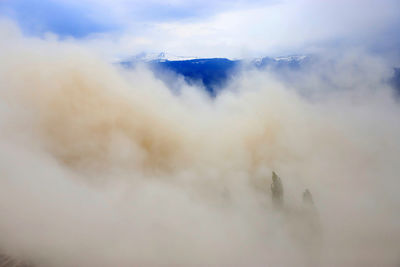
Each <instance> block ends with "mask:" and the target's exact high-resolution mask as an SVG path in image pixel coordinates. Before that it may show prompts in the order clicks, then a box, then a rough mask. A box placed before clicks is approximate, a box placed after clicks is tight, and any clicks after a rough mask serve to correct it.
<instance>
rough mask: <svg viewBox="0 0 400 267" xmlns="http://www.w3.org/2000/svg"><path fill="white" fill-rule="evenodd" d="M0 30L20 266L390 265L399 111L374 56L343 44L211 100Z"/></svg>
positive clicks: (399, 236) (7, 197) (238, 83)
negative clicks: (309, 63) (311, 212)
mask: <svg viewBox="0 0 400 267" xmlns="http://www.w3.org/2000/svg"><path fill="white" fill-rule="evenodd" d="M0 29H1V30H0V35H1V39H2V40H4V41H2V42H1V44H0V53H1V57H2V60H1V62H0V99H2V100H1V101H0V127H1V129H2V130H1V133H0V170H1V173H0V213H1V220H0V236H1V242H0V251H1V252H2V253H4V254H7V255H10V256H12V257H13V258H15V259H20V260H22V261H24V262H29V263H33V264H34V265H35V266H165V265H173V266H266V265H271V266H313V265H314V266H332V265H335V266H366V265H372V266H378V265H379V266H395V265H396V264H398V263H399V261H400V259H399V256H398V255H399V248H398V243H399V241H400V229H399V223H398V222H399V219H400V218H399V217H400V215H399V214H400V210H399V207H400V205H399V202H400V199H399V194H398V188H399V180H398V177H399V171H400V166H399V164H398V158H399V156H400V142H399V139H398V136H399V135H400V123H399V118H400V116H399V115H400V109H399V104H398V103H397V102H396V100H395V99H394V98H393V96H392V95H393V93H392V91H391V89H390V88H389V87H388V86H387V85H386V84H385V82H384V81H385V80H386V79H387V77H389V76H390V68H388V67H387V65H386V63H385V61H384V60H382V59H381V58H376V57H373V56H371V55H368V54H365V53H362V52H359V51H358V52H357V51H350V52H348V53H345V54H343V55H342V56H341V57H334V58H335V60H334V61H333V62H332V61H330V60H326V61H324V60H322V61H321V63H320V65H319V66H318V68H316V69H317V70H318V71H317V72H314V74H309V75H307V76H304V77H303V78H302V79H298V80H297V82H296V83H290V84H288V83H285V82H282V81H280V80H279V78H277V77H275V76H274V75H272V74H270V73H268V72H257V71H249V72H246V73H245V74H243V75H242V76H241V77H238V78H237V79H236V80H235V81H232V83H231V86H230V88H228V89H227V90H225V91H223V92H222V93H221V94H220V95H219V96H218V97H217V98H216V99H214V100H211V99H210V98H208V97H207V96H206V95H204V94H202V93H201V92H199V90H197V89H196V88H193V87H189V86H187V85H183V86H184V88H183V89H182V91H181V93H180V94H178V95H176V94H173V93H171V92H170V90H169V89H168V88H167V86H166V85H164V84H163V83H162V82H161V81H159V80H158V79H157V78H155V77H154V76H153V75H152V74H151V72H149V71H147V70H146V69H145V68H139V69H136V70H135V71H125V70H123V69H119V68H118V67H115V66H113V65H110V64H108V63H107V62H104V61H103V60H101V59H100V58H99V57H97V56H96V54H94V53H93V52H91V51H90V50H87V49H84V48H82V47H79V46H77V45H74V44H71V43H67V42H59V41H55V40H39V39H35V38H26V37H23V36H21V34H20V33H19V31H18V30H17V29H15V28H13V26H10V25H8V24H5V23H2V25H1V28H0ZM272 171H275V172H277V173H278V174H279V176H281V178H282V182H283V186H284V190H285V203H284V205H285V206H284V209H283V210H277V209H276V208H274V206H273V203H272V201H271V193H270V184H271V172H272ZM306 188H308V189H309V190H310V191H311V192H312V194H313V197H314V202H315V207H316V209H317V210H318V212H317V213H318V215H317V216H318V218H319V219H318V221H319V223H320V226H319V230H318V234H317V237H315V235H316V234H315V233H316V232H315V231H314V230H315V229H313V228H310V227H309V225H308V223H307V218H308V215H306V217H305V218H306V219H304V216H305V215H304V214H305V213H304V211H305V209H304V207H303V204H302V203H301V195H302V193H303V191H304V190H305V189H306Z"/></svg>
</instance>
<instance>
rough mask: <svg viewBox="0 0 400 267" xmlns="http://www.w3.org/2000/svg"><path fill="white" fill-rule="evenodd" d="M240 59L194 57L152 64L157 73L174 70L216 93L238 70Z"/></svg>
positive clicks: (193, 82) (213, 93)
mask: <svg viewBox="0 0 400 267" xmlns="http://www.w3.org/2000/svg"><path fill="white" fill-rule="evenodd" d="M239 65H240V61H238V60H229V59H226V58H207V59H193V60H184V61H168V60H167V61H161V62H160V61H152V62H150V66H151V68H152V70H153V71H155V72H156V74H157V73H160V72H163V71H164V70H169V71H173V72H175V73H177V74H180V75H182V76H183V77H184V79H185V81H186V82H187V83H189V84H199V83H201V84H202V85H203V86H204V88H205V89H206V90H207V91H208V92H209V93H210V94H211V95H216V93H217V91H218V89H220V88H223V87H224V86H225V85H226V83H227V81H228V80H229V77H230V76H231V75H234V73H235V72H236V71H238V67H239Z"/></svg>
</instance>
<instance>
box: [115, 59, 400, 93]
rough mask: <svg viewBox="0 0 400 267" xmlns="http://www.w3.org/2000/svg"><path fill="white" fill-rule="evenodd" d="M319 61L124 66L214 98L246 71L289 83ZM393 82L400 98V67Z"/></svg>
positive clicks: (152, 62)
mask: <svg viewBox="0 0 400 267" xmlns="http://www.w3.org/2000/svg"><path fill="white" fill-rule="evenodd" d="M315 60H317V59H316V58H315V57H313V56H288V57H278V58H271V57H264V58H260V59H256V60H252V61H245V60H229V59H226V58H203V59H189V60H168V59H164V58H163V59H152V60H150V61H143V59H141V58H139V59H138V57H134V58H133V59H131V60H126V61H123V62H120V64H121V65H122V66H123V67H125V68H135V66H136V64H138V63H146V64H148V66H149V67H150V69H151V70H152V71H153V72H154V73H155V75H156V77H158V78H159V79H161V80H163V81H164V82H165V84H167V85H168V86H171V84H173V83H171V81H172V79H173V78H171V75H169V74H171V73H174V74H177V75H181V76H182V77H183V78H184V80H185V81H186V82H187V83H188V84H191V85H200V86H204V88H205V90H206V91H207V92H208V93H209V94H210V96H212V97H214V96H216V95H217V93H218V91H219V90H221V89H222V88H224V87H225V86H226V85H227V84H228V82H229V80H230V78H231V77H232V76H233V75H235V74H237V73H238V72H240V71H241V70H242V69H248V68H250V69H251V68H256V69H261V70H263V69H268V70H269V71H272V72H275V73H276V74H277V75H279V76H280V77H282V78H283V79H285V80H286V81H290V80H291V79H292V78H293V77H297V76H296V75H297V74H299V73H300V74H301V73H302V71H306V72H307V71H312V66H313V63H314V62H315ZM317 61H318V60H317ZM310 67H311V68H310ZM296 73H297V74H296ZM389 82H390V84H391V86H392V87H393V88H394V89H395V90H396V91H397V93H399V95H400V68H395V69H394V75H393V77H392V79H391V80H390V81H389Z"/></svg>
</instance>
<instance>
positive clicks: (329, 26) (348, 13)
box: [0, 0, 400, 58]
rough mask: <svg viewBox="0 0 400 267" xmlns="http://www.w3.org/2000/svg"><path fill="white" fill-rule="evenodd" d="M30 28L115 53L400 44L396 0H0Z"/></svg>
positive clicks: (270, 51) (4, 10)
mask: <svg viewBox="0 0 400 267" xmlns="http://www.w3.org/2000/svg"><path fill="white" fill-rule="evenodd" d="M0 14H1V16H2V17H5V18H8V19H11V20H13V21H15V22H16V23H17V24H18V25H19V27H20V28H21V29H22V30H23V32H24V33H25V34H26V35H34V36H40V37H46V36H49V35H52V36H54V35H55V36H57V37H58V38H61V39H69V40H72V41H74V42H81V43H85V44H88V45H90V46H91V47H93V49H96V50H97V51H100V52H101V53H103V54H105V55H106V56H108V57H113V56H114V57H120V56H128V55H132V54H133V55H134V54H137V53H141V52H161V51H166V52H169V53H172V54H177V55H181V56H198V57H229V58H243V57H253V56H265V55H287V54H299V53H311V52H315V51H318V50H320V49H325V48H327V47H337V46H345V47H348V46H362V47H363V48H366V49H370V50H373V51H377V52H378V53H383V52H386V53H387V52H388V51H391V52H395V53H397V52H396V51H397V50H398V49H397V47H400V46H399V44H400V37H399V35H398V34H397V32H398V30H399V29H400V2H399V1H397V0H363V1H361V0H346V1H345V0H335V1H333V0H325V1H321V0H254V1H244V0H237V1H227V0H222V1H210V0H205V1H199V0H189V1H183V0H167V1H161V0H150V1H139V0H113V1H111V0H80V1H77V0H68V1H67V0H0Z"/></svg>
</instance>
